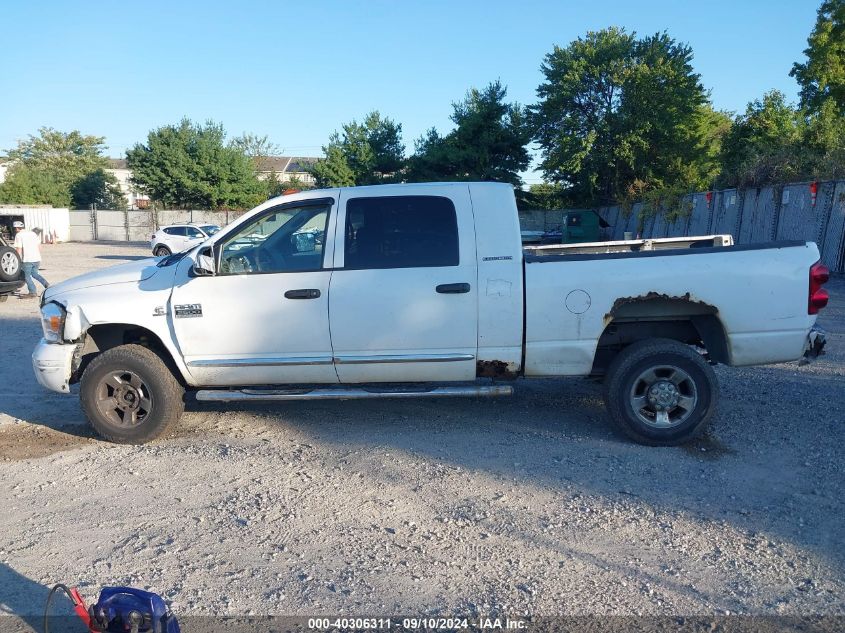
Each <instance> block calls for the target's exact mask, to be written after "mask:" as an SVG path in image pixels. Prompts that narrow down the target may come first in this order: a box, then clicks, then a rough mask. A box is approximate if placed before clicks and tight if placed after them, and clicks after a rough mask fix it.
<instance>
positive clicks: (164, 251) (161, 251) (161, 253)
mask: <svg viewBox="0 0 845 633" xmlns="http://www.w3.org/2000/svg"><path fill="white" fill-rule="evenodd" d="M171 254H172V253H171V252H170V249H169V248H167V247H166V246H165V245H164V244H159V245H158V246H156V247H155V248H154V249H153V255H155V256H156V257H166V256H167V255H171Z"/></svg>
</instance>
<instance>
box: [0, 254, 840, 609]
mask: <svg viewBox="0 0 845 633" xmlns="http://www.w3.org/2000/svg"><path fill="white" fill-rule="evenodd" d="M145 252H146V248H145V247H141V246H138V245H126V244H62V245H54V246H47V247H45V249H44V259H45V261H44V275H45V276H46V277H47V278H48V279H50V280H54V281H58V280H60V279H64V278H67V277H70V276H73V275H76V274H79V273H81V272H84V271H86V270H90V269H94V268H98V267H104V266H108V265H111V264H115V263H120V262H121V261H126V260H129V259H133V258H137V257H139V256H142V255H144V254H145ZM829 288H830V289H831V294H832V297H833V298H832V301H831V306H830V307H828V308H827V309H826V310H825V311H824V312H823V313H822V317H821V318H820V323H821V325H822V326H823V327H825V328H826V329H827V330H828V333H829V339H828V340H829V343H828V347H829V353H828V355H827V356H825V357H823V358H822V359H821V360H820V361H818V362H817V363H815V364H813V365H810V366H809V367H801V368H799V367H798V366H797V364H784V365H774V366H768V367H761V368H751V369H731V368H723V367H720V368H718V370H717V371H718V375H719V379H720V381H721V387H722V399H721V404H720V407H719V411H718V414H717V416H716V419H715V422H714V425H713V429H712V432H711V434H710V435H709V436H708V437H706V438H705V439H703V440H701V441H699V442H698V443H696V444H695V445H693V446H688V447H684V448H647V447H643V446H638V445H635V444H632V443H630V442H628V441H626V440H625V439H622V438H621V437H619V436H617V435H616V434H615V433H614V432H612V430H611V429H610V426H609V424H608V422H607V421H606V419H605V414H604V411H603V408H602V404H601V398H600V387H599V385H597V384H595V383H593V382H590V381H587V380H580V379H578V380H537V381H533V380H532V381H520V382H519V383H518V384H517V392H516V395H515V396H514V397H513V398H511V399H505V400H495V401H494V400H456V401H450V402H442V401H439V402H438V401H425V400H420V401H370V402H331V403H329V402H313V403H308V402H301V403H286V404H278V405H272V406H270V405H261V406H258V405H246V404H244V405H235V406H227V407H224V406H222V405H221V406H208V405H200V404H198V403H192V404H189V405H188V408H187V411H186V413H185V415H184V417H183V419H182V423H181V424H180V426H179V427H178V428H177V429H176V431H175V435H173V436H172V437H168V438H166V439H163V440H160V441H158V442H156V443H153V444H151V445H147V446H142V447H127V446H116V445H111V444H107V443H104V442H100V441H98V440H96V439H94V438H93V437H92V434H91V432H90V431H89V428H88V426H87V425H86V424H85V422H84V418H83V415H82V413H81V410H80V408H79V403H78V400H77V398H76V397H67V396H62V395H59V394H53V393H48V392H46V391H45V390H43V389H41V388H40V387H39V386H38V385H37V384H36V383H35V379H34V378H33V376H32V370H31V368H30V361H29V355H30V353H31V351H32V348H33V346H34V345H35V344H36V342H37V340H38V338H39V336H40V328H39V325H38V321H37V310H38V307H37V305H36V302H35V301H22V300H17V299H14V298H12V299H10V300H9V301H8V302H6V303H2V304H0V332H2V347H0V349H2V352H0V458H2V459H3V460H4V461H3V464H2V473H3V476H2V487H0V504H2V508H3V512H2V514H0V609H4V610H5V611H7V612H9V613H13V614H17V615H18V616H22V617H23V618H24V621H25V622H28V623H33V622H34V620H32V619H31V618H30V617H29V616H31V615H32V614H37V613H40V612H41V610H42V609H43V603H44V597H45V596H46V592H47V587H48V586H51V585H52V584H53V583H55V582H66V583H68V584H73V585H79V586H80V587H81V589H82V592H83V594H84V595H87V596H88V597H89V598H94V597H95V596H96V594H97V593H98V592H99V588H100V587H102V586H105V585H109V584H129V585H134V586H138V587H142V588H148V589H150V590H153V591H157V592H159V593H161V594H162V595H164V596H165V597H166V598H167V599H168V600H169V601H170V602H171V604H172V607H173V609H174V611H175V612H176V613H177V614H179V615H235V614H238V615H244V614H287V615H294V614H295V615H312V614H333V615H364V614H369V615H379V614H382V615H389V614H397V613H407V614H441V615H453V614H474V613H489V612H497V613H507V614H511V615H517V614H535V615H552V614H573V615H583V614H645V615H663V614H686V615H692V614H724V613H726V612H730V613H749V614H765V615H808V614H839V615H842V614H845V527H843V521H842V518H843V516H845V507H844V505H843V501H842V490H843V484H845V474H843V473H845V457H843V452H842V446H843V438H844V437H845V430H843V424H842V422H843V420H845V380H843V373H845V280H843V279H841V278H840V279H836V280H833V281H832V282H831V284H830V285H829ZM738 300H739V298H738Z"/></svg>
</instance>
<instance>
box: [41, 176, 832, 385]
mask: <svg viewBox="0 0 845 633" xmlns="http://www.w3.org/2000/svg"><path fill="white" fill-rule="evenodd" d="M391 196H431V197H438V198H447V199H448V200H449V201H451V204H452V205H453V206H454V210H455V216H456V222H457V238H458V249H459V260H458V261H457V263H456V264H455V265H448V266H430V267H419V268H415V267H405V268H401V267H394V268H389V267H385V268H361V269H353V267H352V266H351V264H350V263H349V253H346V252H345V250H346V237H347V233H348V232H349V231H350V230H354V231H357V230H358V229H354V227H352V228H350V225H347V222H346V220H347V205H348V204H349V203H350V202H351V201H354V200H356V199H360V198H389V197H391ZM325 199H330V200H331V201H332V202H331V207H330V211H329V214H328V221H327V224H326V228H325V235H324V236H323V237H322V238H321V239H322V266H320V267H318V268H317V269H314V270H299V271H284V272H260V271H258V272H256V271H253V272H250V273H243V274H232V273H230V274H221V272H220V271H219V270H218V271H217V274H215V275H214V276H197V274H195V273H193V272H192V269H193V267H194V265H195V262H196V261H198V259H199V257H200V254H201V253H203V252H206V251H207V249H215V248H217V247H218V245H219V244H224V243H226V242H225V240H227V239H231V236H232V235H234V234H236V233H237V231H238V230H240V228H241V227H246V226H248V223H250V222H252V221H254V220H256V219H260V218H261V217H263V216H262V214H265V212H267V213H270V212H274V211H275V210H276V209H277V208H279V207H280V205H292V204H294V203H298V202H302V201H312V203H314V201H316V200H325ZM265 215H266V214H265ZM717 237H718V236H717ZM356 239H357V237H356ZM655 242H657V243H656V244H655V248H657V249H658V250H655V251H653V252H647V253H642V252H641V253H592V254H591V253H589V252H587V253H584V252H580V253H579V254H568V252H567V249H565V248H563V249H560V248H559V249H533V250H531V251H529V252H528V253H527V254H525V255H523V249H522V246H521V240H520V231H519V222H518V216H517V212H516V205H515V201H514V196H513V190H512V188H511V187H510V185H505V184H495V183H432V184H413V185H411V184H408V185H387V186H377V187H359V188H346V189H331V190H322V191H309V192H304V193H298V194H293V195H289V196H284V197H281V198H275V199H272V200H268V201H267V202H265V203H263V204H262V205H260V206H259V207H257V208H256V209H254V210H252V211H251V212H249V213H247V214H245V215H244V216H242V217H241V218H240V219H239V220H238V221H237V222H236V223H234V224H233V225H231V226H229V227H226V228H224V229H223V230H221V231H220V232H219V233H217V234H215V235H214V236H212V237H211V238H209V240H207V241H206V242H204V243H203V244H202V245H201V246H198V247H196V248H194V250H192V251H190V252H189V253H188V254H186V255H185V256H184V258H183V259H182V260H181V261H178V262H176V263H170V264H169V265H166V266H158V265H157V264H158V263H164V262H160V261H159V260H155V259H152V258H151V259H148V260H143V261H139V262H133V263H131V264H126V265H122V266H117V267H113V268H110V269H105V270H101V271H97V272H93V273H88V274H87V275H82V276H80V277H77V278H74V279H71V280H68V281H66V282H63V283H61V284H56V285H55V286H51V287H50V288H49V289H48V290H47V291H46V292H45V296H44V299H43V301H44V302H54V303H56V304H59V305H61V306H62V307H63V308H64V309H65V310H66V311H67V316H66V322H65V327H64V333H63V338H64V341H62V342H61V343H60V344H58V345H56V344H55V343H52V344H51V343H47V342H42V343H41V345H40V346H39V349H38V350H36V353H35V355H34V359H33V362H34V367H35V369H36V373H37V374H38V375H39V381H40V382H41V383H42V384H44V385H45V386H47V387H48V388H50V389H53V390H56V391H61V392H65V393H66V392H67V381H68V379H69V378H70V377H71V374H72V371H71V367H70V364H71V363H72V362H73V354H72V353H68V352H67V350H71V351H72V350H74V349H75V348H76V347H77V345H78V344H80V342H82V341H84V339H85V336H86V332H88V331H89V329H90V328H92V327H94V326H99V325H114V324H125V325H129V326H134V327H138V328H143V329H144V330H146V331H149V332H150V333H152V334H153V335H154V336H155V337H157V338H158V339H160V341H161V343H162V345H163V347H164V349H165V351H166V352H167V353H168V354H169V355H170V356H171V357H172V360H173V363H174V365H175V367H176V368H177V370H178V371H179V372H180V373H181V375H182V377H183V378H184V380H185V382H186V383H187V384H188V385H190V386H195V387H198V386H212V387H213V386H238V385H271V384H304V383H323V384H332V383H338V382H340V383H369V382H435V381H436V382H447V381H464V380H472V379H474V378H475V377H476V375H480V376H487V375H503V376H514V375H516V374H518V373H520V372H523V373H524V375H526V376H554V375H565V376H569V375H586V374H589V373H590V372H591V369H592V367H593V362H594V359H595V357H596V348H597V344H598V341H599V339H600V337H601V336H602V333H603V332H604V330H605V328H606V327H607V326H608V324H609V323H611V322H612V321H613V318H614V317H613V309H614V306H615V305H616V304H618V302H623V303H624V302H626V301H630V300H635V299H637V298H642V297H649V296H663V297H669V298H676V299H680V300H682V301H686V302H691V303H696V304H705V305H706V306H708V307H709V309H712V313H713V314H715V316H716V317H717V318H718V319H719V322H720V323H721V326H722V327H723V328H724V332H725V334H726V338H727V346H728V352H729V362H730V364H733V365H750V364H760V363H771V362H779V361H786V360H794V359H797V358H799V357H800V356H801V354H802V352H803V350H804V347H805V345H806V344H807V336H808V332H809V330H810V328H811V327H812V326H813V324H814V323H815V319H816V317H815V315H809V314H807V291H808V271H809V268H810V266H811V265H812V264H813V263H814V262H815V261H817V260H818V249H817V248H816V246H815V244H812V243H806V244H804V243H801V244H791V245H789V246H782V247H774V248H773V247H766V248H761V247H728V248H703V249H700V250H696V249H688V250H664V251H661V250H659V249H660V248H663V246H662V245H661V244H660V243H659V242H660V241H659V240H657V241H655ZM582 246H583V245H582ZM617 246H619V245H617ZM614 248H616V247H614ZM581 250H582V251H583V249H581ZM544 251H545V252H548V253H549V254H548V255H543V254H541V253H543V252H544ZM208 252H211V251H208ZM218 264H219V262H218ZM441 284H468V285H469V287H468V288H467V289H466V291H461V292H458V293H454V294H452V293H446V294H443V293H441V292H438V291H436V290H435V289H436V288H437V286H440V285H441ZM297 289H312V290H319V296H318V297H316V296H315V297H314V298H309V299H308V300H291V299H286V298H285V293H286V292H288V291H290V290H297ZM193 307H197V310H198V311H199V312H201V315H200V314H199V313H196V314H191V312H192V310H193ZM523 340H524V345H523ZM44 346H49V347H60V348H62V353H61V354H59V353H55V352H54V351H50V350H48V351H46V352H45V351H44ZM523 359H524V361H523ZM56 363H58V365H56ZM62 363H64V364H65V366H64V367H62V366H60V365H62ZM523 363H524V367H523ZM48 370H49V372H50V377H49V378H48V377H45V375H43V374H42V372H47V371H48ZM57 376H58V377H60V378H56V377H57Z"/></svg>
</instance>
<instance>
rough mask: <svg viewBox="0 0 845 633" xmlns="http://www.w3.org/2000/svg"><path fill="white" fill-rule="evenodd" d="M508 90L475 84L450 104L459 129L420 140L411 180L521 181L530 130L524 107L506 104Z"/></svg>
mask: <svg viewBox="0 0 845 633" xmlns="http://www.w3.org/2000/svg"><path fill="white" fill-rule="evenodd" d="M506 96H507V88H505V87H504V86H503V85H502V84H501V82H499V81H494V82H492V83H490V84H488V85H487V86H486V87H485V88H484V89H483V90H478V89H476V88H472V89H471V90H470V91H469V92H468V93H467V95H466V97H465V98H464V99H463V100H462V101H459V102H457V103H453V104H452V109H453V112H452V116H451V119H452V122H453V123H454V124H455V129H454V130H452V131H451V132H449V133H448V134H447V135H445V136H441V135H440V134H439V133H438V132H437V130H436V129H434V128H432V129H430V130H429V131H428V132H426V133H425V134H424V135H423V136H422V137H421V138H420V139H419V140H418V141H417V143H416V145H415V152H414V155H413V156H412V157H411V160H410V161H409V170H408V175H407V177H408V180H412V181H424V180H496V181H500V182H509V183H512V184H514V185H520V184H521V183H522V179H521V178H520V175H519V174H520V172H522V171H525V169H527V168H528V165H529V163H530V158H529V156H528V150H527V149H526V146H527V145H528V143H529V141H530V140H531V131H530V129H529V127H528V125H527V124H526V120H525V119H526V117H525V109H524V108H523V107H522V106H520V105H519V104H517V103H507V102H506V101H505V97H506Z"/></svg>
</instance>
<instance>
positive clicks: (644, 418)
mask: <svg viewBox="0 0 845 633" xmlns="http://www.w3.org/2000/svg"><path fill="white" fill-rule="evenodd" d="M718 393H719V385H718V382H717V381H716V374H715V372H714V371H713V368H712V367H710V365H709V364H707V362H706V361H705V360H704V358H703V357H702V356H701V354H699V353H698V352H696V351H695V350H694V349H692V348H691V347H689V346H688V345H684V344H683V343H680V342H678V341H674V340H671V339H649V340H644V341H638V342H636V343H633V344H631V345H629V346H628V347H626V348H625V349H623V350H622V351H621V352H620V353H619V354H618V355H617V357H616V358H615V359H614V360H613V362H612V363H611V364H610V367H609V368H608V372H607V375H606V377H605V392H604V399H605V403H606V405H607V410H608V412H609V413H610V417H611V419H612V420H613V422H614V423H615V424H616V426H617V427H618V428H619V429H620V430H621V431H622V432H623V433H625V434H626V435H627V436H628V437H630V438H632V439H633V440H634V441H636V442H639V443H641V444H648V445H650V446H676V445H679V444H684V443H686V442H688V441H690V440H691V439H693V438H695V437H696V436H698V435H700V434H701V433H702V431H703V430H704V429H705V427H706V426H707V423H708V422H709V420H710V418H711V417H712V416H713V412H714V410H715V407H716V400H717V399H718Z"/></svg>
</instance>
